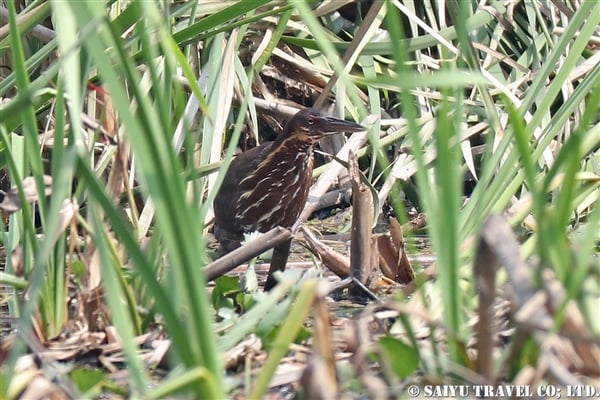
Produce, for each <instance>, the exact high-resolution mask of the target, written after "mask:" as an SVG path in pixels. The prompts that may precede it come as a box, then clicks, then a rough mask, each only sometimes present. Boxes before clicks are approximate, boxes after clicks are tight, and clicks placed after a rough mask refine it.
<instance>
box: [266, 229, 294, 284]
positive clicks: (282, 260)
mask: <svg viewBox="0 0 600 400" xmlns="http://www.w3.org/2000/svg"><path fill="white" fill-rule="evenodd" d="M291 245H292V239H289V240H287V241H285V242H283V243H281V244H279V245H277V246H275V247H273V257H271V267H270V268H269V275H267V281H266V282H265V290H271V289H272V288H273V287H274V286H275V285H277V279H275V276H274V275H275V271H285V265H286V264H287V259H288V256H289V254H290V247H291Z"/></svg>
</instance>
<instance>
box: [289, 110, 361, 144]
mask: <svg viewBox="0 0 600 400" xmlns="http://www.w3.org/2000/svg"><path fill="white" fill-rule="evenodd" d="M366 129H367V128H365V127H364V126H362V125H359V124H356V123H354V122H349V121H344V120H343V119H339V118H335V117H331V116H329V115H327V114H325V113H323V112H321V111H319V110H317V109H315V108H305V109H304V110H301V111H298V112H297V113H296V114H295V115H294V116H293V117H292V119H290V120H289V121H288V123H287V124H286V126H285V130H284V132H283V135H282V136H283V138H290V137H294V136H298V137H299V138H302V139H304V140H308V141H310V142H315V143H316V142H317V141H318V140H319V139H321V138H322V137H323V136H326V135H332V134H335V133H340V132H358V131H364V130H366Z"/></svg>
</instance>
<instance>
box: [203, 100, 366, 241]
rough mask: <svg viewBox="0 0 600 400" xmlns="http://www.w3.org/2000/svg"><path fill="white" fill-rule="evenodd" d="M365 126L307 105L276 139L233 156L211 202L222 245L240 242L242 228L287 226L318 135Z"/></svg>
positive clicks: (300, 203)
mask: <svg viewBox="0 0 600 400" xmlns="http://www.w3.org/2000/svg"><path fill="white" fill-rule="evenodd" d="M364 129H365V128H364V127H362V126H361V125H358V124H355V123H353V122H348V121H344V120H341V119H337V118H333V117H330V116H327V115H325V114H323V113H322V112H321V111H319V110H316V109H313V108H307V109H304V110H302V111H299V112H298V113H296V115H294V117H292V119H291V120H290V121H289V122H288V123H287V124H286V126H285V128H284V130H283V132H282V133H281V134H280V135H279V136H278V137H277V139H276V140H275V141H274V142H265V143H263V144H261V145H260V146H258V147H255V148H253V149H251V150H248V151H246V152H244V153H242V154H240V155H239V156H237V157H236V158H235V159H234V160H233V161H232V163H231V165H230V167H229V170H228V171H227V174H226V175H225V179H224V181H223V184H222V186H221V189H220V190H219V193H218V194H217V197H216V199H215V204H214V209H215V229H214V232H215V236H216V237H217V239H218V240H219V243H220V244H221V246H222V248H223V249H224V250H226V251H230V250H232V249H235V248H236V247H238V246H239V245H240V242H241V241H242V240H243V235H244V233H249V232H254V231H259V232H266V231H268V230H270V229H272V228H274V227H276V226H282V227H284V228H289V227H291V226H292V225H293V224H294V223H295V222H296V219H297V218H298V216H299V215H300V213H301V211H302V209H303V208H304V204H305V203H306V199H307V197H308V190H309V188H310V184H311V180H312V172H313V164H314V159H313V148H314V146H315V145H316V144H317V142H318V141H319V139H321V138H322V137H323V136H325V135H328V134H334V133H339V132H356V131H361V130H364Z"/></svg>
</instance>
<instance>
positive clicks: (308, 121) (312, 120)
mask: <svg viewBox="0 0 600 400" xmlns="http://www.w3.org/2000/svg"><path fill="white" fill-rule="evenodd" d="M306 122H307V123H308V124H309V125H314V123H315V119H314V118H313V117H308V120H307V121H306Z"/></svg>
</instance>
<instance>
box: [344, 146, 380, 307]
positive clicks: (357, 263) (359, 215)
mask: <svg viewBox="0 0 600 400" xmlns="http://www.w3.org/2000/svg"><path fill="white" fill-rule="evenodd" d="M348 164H349V165H348V172H349V174H350V181H351V183H352V233H351V235H350V238H351V240H350V241H351V247H350V273H351V275H352V277H353V278H354V279H356V280H358V281H359V282H361V283H363V284H364V285H365V286H368V283H369V282H368V281H369V280H370V276H371V275H372V269H373V265H372V263H371V261H372V258H371V245H372V243H371V242H372V240H371V226H372V225H373V214H374V213H373V197H372V194H371V191H370V190H369V188H368V187H367V186H366V185H365V184H363V183H362V182H361V181H360V171H359V169H358V159H357V158H356V155H355V154H354V153H353V152H350V154H349V155H348ZM361 293H362V290H361V289H360V288H358V287H355V288H353V289H352V295H355V296H360V295H361Z"/></svg>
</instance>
